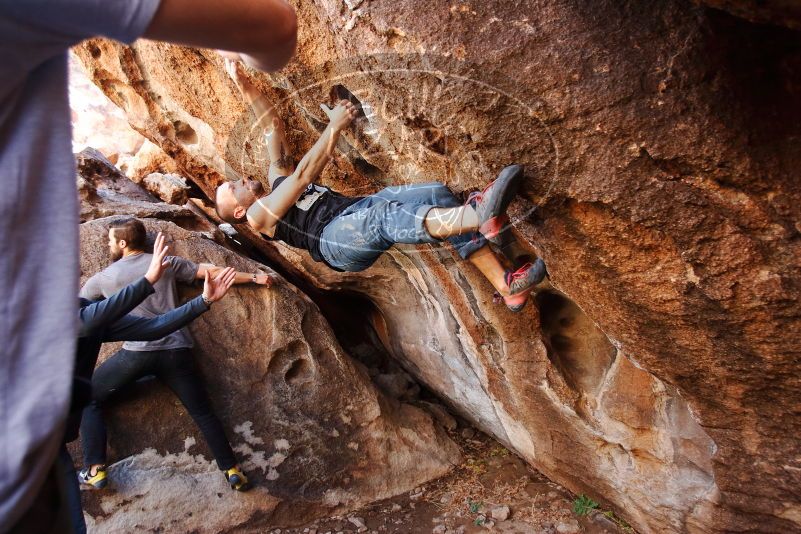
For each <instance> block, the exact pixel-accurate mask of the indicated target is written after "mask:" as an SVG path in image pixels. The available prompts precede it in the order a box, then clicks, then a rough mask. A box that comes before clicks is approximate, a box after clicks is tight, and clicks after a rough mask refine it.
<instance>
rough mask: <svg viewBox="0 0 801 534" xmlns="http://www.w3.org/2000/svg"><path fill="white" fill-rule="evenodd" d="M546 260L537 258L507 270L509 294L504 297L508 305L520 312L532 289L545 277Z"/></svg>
mask: <svg viewBox="0 0 801 534" xmlns="http://www.w3.org/2000/svg"><path fill="white" fill-rule="evenodd" d="M545 274H546V271H545V262H544V261H542V260H541V259H539V258H537V260H536V261H535V262H534V263H527V264H525V265H523V266H522V267H521V268H519V269H518V270H516V271H514V272H512V271H506V285H508V286H509V296H508V297H503V301H504V303H506V307H507V308H509V309H510V310H512V311H513V312H519V311H520V310H522V309H523V307H524V306H525V305H526V302H528V297H529V295H531V290H532V289H534V286H536V285H537V284H539V283H540V282H542V280H543V279H544V278H545Z"/></svg>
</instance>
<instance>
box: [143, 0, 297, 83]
mask: <svg viewBox="0 0 801 534" xmlns="http://www.w3.org/2000/svg"><path fill="white" fill-rule="evenodd" d="M144 37H146V38H147V39H155V40H158V41H167V42H172V43H179V44H184V45H189V46H197V47H202V48H220V49H223V50H232V51H235V52H240V53H242V54H246V57H245V60H246V61H247V62H248V63H249V64H250V65H251V66H253V67H255V68H257V69H260V70H266V71H276V70H279V69H281V68H282V67H284V65H286V64H287V63H288V62H289V60H290V58H291V57H292V54H293V53H294V51H295V44H296V42H297V18H296V15H295V10H294V9H293V8H292V7H291V6H290V5H289V4H288V3H287V2H285V1H284V0H236V1H226V2H221V1H220V0H161V4H160V6H159V8H158V11H156V14H155V16H154V17H153V20H152V22H151V23H150V27H149V28H148V29H147V31H146V32H145V35H144Z"/></svg>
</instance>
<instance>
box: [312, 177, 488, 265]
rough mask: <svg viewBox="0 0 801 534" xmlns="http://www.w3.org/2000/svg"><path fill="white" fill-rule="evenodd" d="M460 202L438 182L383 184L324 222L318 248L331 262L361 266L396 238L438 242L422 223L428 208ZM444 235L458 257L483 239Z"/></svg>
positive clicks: (473, 234) (474, 235)
mask: <svg viewBox="0 0 801 534" xmlns="http://www.w3.org/2000/svg"><path fill="white" fill-rule="evenodd" d="M461 205H462V204H461V202H459V200H458V199H457V198H456V197H455V196H454V195H453V193H451V191H450V189H448V188H447V187H445V186H444V185H442V184H441V183H438V182H431V183H427V184H412V185H399V186H392V187H387V188H386V189H382V190H381V191H379V192H378V193H376V194H375V195H370V196H369V197H365V198H363V199H362V200H360V201H358V202H356V203H355V204H352V205H350V206H348V207H347V208H346V209H345V210H344V211H343V212H342V213H340V214H339V215H338V216H337V217H336V218H334V220H332V221H331V222H330V223H328V224H327V225H326V227H325V228H324V229H323V233H322V234H321V236H320V253H321V254H322V255H323V258H324V259H325V261H326V263H328V264H329V265H331V266H332V267H335V268H337V269H340V270H343V271H351V272H353V271H363V270H364V269H367V268H368V267H370V266H371V265H372V264H373V263H375V261H376V260H377V259H378V257H379V256H381V254H382V253H384V251H386V250H387V249H389V248H390V247H391V246H392V245H394V244H396V243H403V244H412V245H418V244H422V243H438V242H439V241H440V240H439V239H437V238H435V237H432V236H431V235H430V234H429V233H428V231H427V230H426V227H425V217H426V215H427V214H428V212H429V210H431V209H432V208H455V207H458V206H461ZM447 241H448V242H449V243H450V244H451V245H453V246H454V248H456V251H457V252H458V253H459V256H461V257H462V258H467V257H468V256H470V254H472V253H473V252H475V251H476V250H478V249H479V248H481V247H483V246H484V245H485V244H486V243H487V240H486V239H485V238H484V236H482V235H481V234H480V233H478V232H470V233H467V234H462V235H458V236H452V237H449V238H447Z"/></svg>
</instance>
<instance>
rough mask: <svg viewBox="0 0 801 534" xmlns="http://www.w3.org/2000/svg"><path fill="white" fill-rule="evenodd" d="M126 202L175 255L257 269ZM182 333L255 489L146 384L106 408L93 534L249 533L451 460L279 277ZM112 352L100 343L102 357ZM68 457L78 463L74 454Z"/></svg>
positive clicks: (94, 225)
mask: <svg viewBox="0 0 801 534" xmlns="http://www.w3.org/2000/svg"><path fill="white" fill-rule="evenodd" d="M83 158H84V161H86V160H87V159H88V158H87V157H86V155H84V157H83ZM100 163H102V162H100ZM98 164H99V163H98V162H95V165H98ZM83 168H84V169H85V170H86V169H87V166H86V165H84V166H83ZM107 170H109V169H107ZM87 174H88V175H89V176H88V179H87V181H90V180H91V181H93V182H96V183H103V182H104V180H103V179H102V178H101V177H100V176H98V175H97V174H95V175H92V174H90V173H88V170H87ZM114 178H116V175H113V176H112V181H113V179H114ZM131 185H132V186H133V187H134V188H137V187H138V186H136V185H135V184H131ZM109 188H111V186H109ZM129 192H130V191H129ZM139 194H140V195H145V194H146V193H144V192H141V191H140V193H139ZM120 198H122V197H121V196H120ZM120 202H121V200H120ZM131 202H132V203H133V204H134V205H135V206H136V208H135V209H133V210H129V212H130V211H133V212H135V213H137V214H140V216H143V217H146V218H144V219H143V220H144V222H145V224H146V226H147V228H148V230H149V231H152V232H156V231H158V230H160V231H163V232H164V233H165V234H166V235H167V236H168V237H169V240H170V241H171V247H172V248H173V252H174V253H175V254H177V255H181V256H183V257H187V258H190V259H192V260H194V261H196V262H210V263H215V264H217V265H230V266H233V267H235V268H237V269H238V270H241V271H248V272H254V271H256V270H259V269H261V270H265V269H266V268H265V266H263V265H260V264H258V263H256V262H254V261H253V260H250V259H247V258H245V257H243V256H241V255H239V254H237V253H235V252H233V251H232V250H230V249H228V248H226V247H224V246H221V244H219V243H217V242H215V239H217V240H219V241H220V242H222V243H225V238H224V237H222V234H221V233H219V232H217V233H209V232H200V231H196V230H193V229H185V228H182V227H181V226H179V225H178V224H176V222H173V221H170V220H163V219H161V218H159V215H160V214H161V213H163V212H162V211H161V210H166V212H167V213H170V210H168V209H166V208H165V207H164V206H165V205H163V204H155V203H151V204H152V207H151V208H150V209H149V211H141V210H142V205H143V204H144V203H145V201H131ZM159 206H161V207H159ZM141 214H143V215H141ZM190 214H191V212H190ZM192 217H195V218H196V219H199V216H197V215H192ZM108 221H109V219H108V218H101V219H95V220H90V221H87V222H85V223H83V224H82V225H81V250H82V254H81V271H82V279H83V280H85V279H86V278H87V277H88V276H90V275H92V274H94V273H95V272H97V271H98V270H100V269H102V268H103V267H105V266H106V265H107V264H108V263H109V259H108V257H107V256H108V254H107V246H106V242H107V235H106V227H107V223H108ZM177 222H179V223H180V222H181V221H180V220H178V221H177ZM204 224H208V223H207V222H206V223H203V222H202V221H197V222H196V223H195V224H193V225H191V227H192V228H200V227H203V225H204ZM267 270H269V269H267ZM279 278H280V277H279ZM199 289H200V287H199V286H198V287H196V288H187V289H186V293H187V294H196V293H197V292H198V291H199ZM190 330H191V332H192V335H193V337H194V339H195V341H196V348H195V354H196V357H197V362H198V364H199V367H200V369H201V371H202V374H203V375H204V376H205V378H206V384H207V388H208V391H209V394H210V397H211V399H212V402H213V405H214V407H215V409H216V411H217V413H218V414H219V416H220V418H221V420H222V421H223V424H224V426H225V427H226V430H227V432H228V436H229V439H230V440H231V443H232V446H233V448H234V450H235V452H236V453H237V455H238V456H239V458H240V460H241V461H242V463H243V466H244V468H245V469H246V470H247V472H248V474H249V475H250V476H251V479H252V480H253V482H255V485H256V487H255V488H254V489H253V490H251V491H250V492H248V493H246V494H237V493H234V492H232V491H231V490H230V489H229V488H228V487H227V486H226V484H225V483H224V479H223V477H222V475H221V474H220V472H219V470H218V469H217V468H216V465H215V464H214V462H213V459H212V456H211V455H210V453H209V451H208V449H207V447H206V445H205V442H203V440H202V438H201V437H200V435H199V431H198V430H197V428H196V427H195V425H194V423H193V422H192V420H191V418H190V417H189V416H188V415H187V414H186V411H185V409H184V408H183V406H182V405H181V404H180V403H179V402H178V401H177V399H176V398H175V396H174V395H172V393H170V392H169V391H168V390H167V389H166V388H165V387H163V386H162V385H160V384H158V383H156V382H154V381H152V380H151V381H145V382H144V383H142V384H137V386H136V387H134V388H133V389H132V391H131V392H129V393H128V394H126V395H124V396H123V398H121V399H120V401H119V402H118V403H117V404H116V405H115V406H114V407H113V408H111V409H110V410H109V411H108V423H109V459H110V461H112V462H115V463H114V464H113V465H112V466H111V469H110V476H111V480H112V482H111V485H110V489H109V490H105V491H103V492H86V493H84V501H85V502H84V504H85V508H86V510H87V514H88V524H89V527H90V530H91V529H92V528H94V529H97V530H98V531H114V532H117V531H120V532H122V531H132V530H137V529H143V530H148V531H150V530H153V531H162V530H166V531H173V532H209V533H212V532H214V533H216V532H234V531H236V532H241V531H243V530H244V531H251V532H257V531H260V529H261V528H262V527H263V526H265V525H268V524H282V523H293V522H299V521H303V520H308V519H311V518H314V517H319V516H320V515H330V514H335V513H340V512H344V511H347V510H350V509H353V508H355V507H358V506H360V505H363V504H366V503H368V502H372V501H375V500H378V499H382V498H386V497H390V496H394V495H397V494H400V493H403V492H406V491H409V490H410V489H412V488H414V487H417V486H419V485H420V484H421V483H423V482H425V481H427V480H430V479H431V478H434V477H438V476H440V475H442V474H444V473H445V472H447V471H448V470H449V469H450V466H451V465H453V463H454V462H457V461H458V458H459V453H458V449H457V448H456V446H455V444H454V443H453V442H451V441H450V440H449V439H448V438H447V436H446V435H445V433H444V432H443V431H442V430H441V429H440V427H438V426H437V425H435V424H434V422H433V420H432V418H431V416H429V415H427V414H426V413H425V412H424V411H422V410H420V409H418V408H416V407H414V406H411V405H409V404H404V403H400V402H397V401H395V400H393V399H389V398H387V397H385V396H384V395H383V394H381V393H379V391H378V390H377V389H376V388H375V386H373V384H372V382H371V381H370V378H369V375H368V373H367V372H366V370H365V368H364V367H363V366H362V365H361V364H359V363H358V362H356V361H354V360H352V359H351V358H350V357H349V356H348V354H346V353H345V352H344V351H343V349H342V348H341V346H340V345H339V343H338V341H337V339H336V337H335V336H334V334H333V332H332V331H331V328H330V327H329V325H328V323H327V322H326V320H325V319H324V318H323V317H322V315H321V314H320V311H319V309H318V308H317V306H316V305H315V304H314V303H313V302H312V301H311V300H310V299H309V298H308V297H306V296H305V295H304V294H303V293H301V292H300V291H299V290H297V289H296V288H295V287H293V286H292V285H290V284H289V283H288V282H286V281H284V280H283V279H281V280H280V281H279V282H278V283H277V284H276V285H275V286H274V287H271V288H264V287H262V286H249V285H243V286H237V287H235V288H234V289H233V290H232V292H231V294H229V295H228V296H226V298H225V299H224V300H222V301H220V302H219V303H215V305H214V306H213V307H212V309H211V310H210V311H209V312H208V313H206V314H205V315H203V316H202V317H200V318H199V319H197V320H196V321H195V322H194V323H193V324H192V325H191V327H190ZM116 348H117V347H116V346H107V347H106V348H105V349H104V353H103V357H106V356H108V355H109V354H110V353H112V352H113V351H114V350H115V349H116ZM73 453H75V458H76V459H78V458H80V454H79V453H78V448H77V446H74V447H73Z"/></svg>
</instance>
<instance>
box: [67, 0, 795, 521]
mask: <svg viewBox="0 0 801 534" xmlns="http://www.w3.org/2000/svg"><path fill="white" fill-rule="evenodd" d="M732 4H733V3H732ZM739 4H741V5H744V4H745V3H743V2H741V3H739ZM297 9H298V13H299V18H300V23H301V28H302V30H301V35H300V41H299V49H298V54H297V56H296V58H295V60H294V61H293V62H292V63H291V64H290V65H289V66H288V67H287V68H286V69H284V70H283V71H282V72H280V73H278V74H275V75H263V74H258V73H253V76H254V80H255V82H256V83H257V84H258V86H259V87H260V88H261V89H262V91H263V92H264V94H265V95H267V96H268V97H270V98H272V99H274V101H275V102H276V105H277V106H278V107H279V110H280V113H281V115H282V117H283V118H284V119H285V120H286V121H287V123H288V131H289V132H290V143H291V144H292V146H293V148H294V150H295V155H296V159H297V158H299V157H300V156H301V155H302V153H303V151H304V150H306V149H308V147H309V146H310V145H311V143H312V142H313V141H314V140H315V138H316V135H317V132H318V131H319V130H320V129H321V128H322V126H323V125H324V123H325V117H324V116H323V115H322V113H321V112H320V111H319V109H318V104H319V102H321V101H328V102H330V101H331V100H333V99H334V98H340V97H345V98H350V99H354V100H355V101H358V102H359V105H360V107H361V109H362V110H363V111H364V113H365V116H364V117H362V118H360V119H358V120H357V121H356V124H355V125H354V127H353V128H352V131H350V132H349V133H348V134H347V135H345V136H344V138H343V140H342V142H341V145H340V146H339V149H340V150H339V152H338V153H339V156H338V157H337V158H336V159H335V161H334V162H333V163H332V164H330V165H329V166H328V168H327V170H326V172H325V173H324V175H323V176H322V177H321V181H322V182H323V183H324V184H327V185H331V186H334V187H336V188H337V189H338V190H340V191H342V192H344V193H348V194H366V193H370V192H373V191H376V190H378V189H379V188H381V187H383V186H385V185H389V184H398V183H406V182H423V181H430V180H434V179H436V180H440V181H444V182H446V183H447V184H448V185H449V186H450V187H451V188H452V189H453V190H454V191H456V192H457V193H461V192H464V191H467V190H470V189H474V188H480V187H482V186H483V185H484V184H485V183H486V182H487V181H488V180H489V179H491V178H492V177H493V176H494V173H495V172H497V170H498V169H499V168H501V167H502V166H503V165H505V164H507V163H509V162H511V161H515V162H520V163H523V164H524V165H526V168H527V169H528V170H527V183H526V185H525V187H524V191H523V193H522V195H521V198H520V199H519V201H518V202H517V203H516V204H515V205H514V210H513V211H514V217H513V218H514V224H515V232H516V235H517V238H518V241H519V246H517V247H513V248H512V249H510V250H509V251H508V252H509V253H510V255H511V256H516V257H520V258H522V257H525V256H528V257H531V256H533V255H535V254H536V255H538V256H540V257H542V258H544V259H545V261H546V263H547V265H548V270H549V273H550V275H551V284H552V285H551V287H544V288H543V291H542V292H541V294H540V295H538V297H537V299H536V302H535V303H534V304H535V305H532V306H529V307H528V308H527V310H526V311H524V312H523V313H522V314H520V315H517V316H511V315H509V313H508V312H506V310H505V309H503V308H499V307H497V306H494V305H493V304H492V290H491V288H490V287H489V286H488V284H487V283H486V282H485V281H484V280H483V279H482V278H481V277H480V275H479V274H478V273H477V272H476V271H475V270H474V269H472V268H471V267H470V266H469V265H465V264H464V263H462V262H458V261H456V259H455V257H454V255H453V253H452V252H450V251H449V250H448V249H447V248H443V247H420V248H412V247H399V248H397V249H395V250H393V251H392V252H391V253H390V254H387V255H385V257H384V258H383V259H382V260H381V261H379V262H378V263H377V264H376V265H375V266H373V267H372V268H371V269H369V270H368V271H366V272H364V273H360V274H356V275H353V274H338V273H333V272H331V271H329V270H326V269H325V268H324V267H322V266H320V265H319V264H314V263H313V262H311V261H310V259H309V257H308V255H307V254H305V253H298V252H296V251H293V250H290V249H288V248H286V247H283V246H282V245H275V244H269V243H265V242H263V241H260V240H259V238H258V237H256V236H255V235H253V233H252V232H249V231H248V230H247V229H246V228H239V229H238V230H239V231H240V237H241V239H242V240H248V241H249V242H250V243H251V245H252V246H253V247H255V248H256V249H258V250H259V251H260V252H261V253H262V254H264V255H265V256H266V257H268V258H270V261H272V262H274V263H275V264H276V265H281V268H282V269H283V270H284V272H287V273H291V274H292V275H293V276H297V277H298V278H299V279H305V280H306V281H307V282H308V283H310V284H313V285H315V286H316V287H318V288H320V289H321V290H324V291H329V292H337V291H343V292H348V293H351V294H352V293H354V292H356V293H359V294H361V295H363V296H366V297H367V298H369V299H370V301H371V302H372V303H373V305H374V309H373V310H370V316H371V317H372V320H373V323H374V325H375V328H376V331H377V332H378V333H379V335H380V336H381V338H382V339H383V340H384V343H385V345H386V347H387V349H388V350H389V351H390V352H392V354H393V355H394V356H395V357H396V358H397V359H398V361H400V362H402V364H403V365H404V367H405V368H406V370H407V371H409V372H410V373H412V374H413V375H414V376H415V378H417V379H418V380H420V381H422V382H423V383H425V385H426V386H428V388H429V389H430V390H432V391H434V392H436V393H437V394H438V395H440V396H441V397H442V399H443V400H444V401H445V402H447V403H448V405H449V408H451V409H452V410H453V411H454V412H455V413H458V414H459V415H461V416H462V417H465V418H467V419H469V420H470V421H471V422H473V423H474V424H475V425H476V426H477V427H478V428H480V429H482V430H483V431H485V432H488V433H490V434H492V435H493V436H495V437H497V438H498V439H499V440H501V441H502V442H503V443H504V444H505V445H507V446H508V447H510V448H512V449H514V450H515V451H517V452H518V453H519V454H520V455H521V456H523V457H524V458H525V459H526V460H527V461H529V462H530V463H531V464H532V465H534V466H536V467H537V468H538V469H540V470H541V471H542V472H543V473H544V474H546V475H547V476H549V477H551V478H552V479H554V480H555V481H558V482H559V483H561V484H563V485H565V486H566V487H568V488H570V489H571V490H572V491H575V492H577V493H586V494H588V495H590V496H592V497H593V498H594V499H596V500H598V501H600V502H603V503H604V504H607V503H608V505H610V506H613V507H614V508H615V510H616V512H617V513H619V514H620V515H621V516H622V517H624V518H625V519H626V520H627V521H628V522H629V523H631V524H632V525H634V526H635V527H636V528H637V529H639V530H640V531H642V532H729V531H746V530H748V531H759V532H792V531H799V530H801V498H799V495H798V492H797V488H798V487H801V463H799V462H800V461H801V460H799V458H801V441H800V440H799V438H798V436H799V435H801V418H799V417H798V406H799V404H801V394H800V393H799V391H801V390H800V389H799V388H798V376H799V374H800V373H801V368H800V367H799V365H800V364H799V359H798V341H797V340H798V336H799V334H800V333H801V311H800V310H801V307H800V306H799V292H800V291H801V283H799V280H801V260H799V258H801V249H800V246H799V243H801V241H799V238H798V236H799V232H801V222H799V221H801V189H800V188H799V185H798V181H797V179H796V176H795V174H796V170H795V169H797V168H799V166H800V165H801V148H800V145H799V143H798V139H799V137H800V136H801V131H799V130H800V129H801V99H799V87H801V59H800V58H801V56H799V55H798V53H797V51H798V42H799V34H798V33H795V32H792V31H790V30H787V29H784V28H778V27H768V26H760V25H756V24H752V23H750V22H748V21H746V20H744V19H740V18H736V17H733V16H731V15H729V14H727V13H724V12H721V11H718V10H713V9H707V8H705V7H699V6H697V5H694V4H692V3H690V2H688V1H684V0H668V1H664V2H659V3H656V4H654V3H647V4H646V3H642V2H635V1H623V2H620V1H611V0H603V1H600V2H594V3H592V4H588V3H581V2H575V1H573V0H560V1H557V2H547V3H546V2H538V1H536V0H530V1H528V0H527V1H522V2H515V3H512V4H510V3H504V2H485V3H475V4H467V3H462V4H448V3H445V4H432V3H430V2H429V3H421V2H417V1H414V0H410V1H402V2H400V3H398V2H395V3H390V2H363V3H362V2H359V3H356V2H354V3H346V4H345V5H343V4H342V3H341V2H333V1H330V0H315V1H314V2H312V3H307V4H298V5H297ZM410 13H414V14H415V15H416V16H409V14H410ZM78 54H79V56H80V57H81V59H82V60H83V61H84V63H85V64H86V65H87V67H88V69H89V70H90V72H91V75H92V77H93V79H94V80H95V81H96V83H98V85H100V86H101V87H103V88H104V89H105V92H106V94H107V95H108V96H109V97H110V98H111V99H112V100H114V101H115V102H116V103H117V104H118V105H119V106H121V107H122V108H123V109H124V110H125V111H126V113H127V115H128V118H129V121H130V123H131V125H132V126H133V127H134V128H135V129H137V130H138V131H140V132H141V133H142V134H143V135H145V136H146V137H148V138H149V139H150V140H151V141H152V142H153V143H155V144H157V145H159V146H160V147H161V148H162V149H163V150H164V151H165V152H166V153H167V154H169V155H170V156H171V157H173V158H174V160H175V162H176V164H177V165H178V166H179V168H180V170H181V172H182V174H184V175H186V176H187V177H189V178H190V179H191V180H192V181H193V182H194V183H195V184H196V185H197V186H198V187H199V188H200V190H202V191H203V192H204V194H205V195H206V196H207V198H208V199H213V191H214V188H215V187H216V186H217V185H218V184H220V183H222V182H223V181H224V180H226V179H229V178H234V177H236V176H238V175H243V174H246V175H251V176H254V177H256V178H258V179H261V180H263V181H265V185H266V180H265V178H266V177H265V173H266V160H265V156H264V151H263V150H260V149H259V146H260V145H259V141H258V140H259V138H260V132H258V131H256V130H255V129H254V128H252V126H251V125H252V120H251V118H250V116H249V114H248V113H247V111H246V109H245V108H244V106H243V103H242V102H241V101H240V99H239V98H238V96H237V93H236V91H235V88H234V87H233V85H232V83H231V82H230V80H228V78H227V77H226V75H225V72H224V70H223V68H222V61H221V59H220V58H219V57H217V56H215V55H214V54H213V53H211V52H198V51H194V50H192V51H190V50H186V49H183V48H179V47H173V46H168V45H162V44H156V43H149V42H140V43H137V44H135V45H134V46H133V47H122V46H121V45H118V44H114V43H109V42H106V41H91V42H88V43H86V44H84V45H82V46H81V47H80V48H79V50H78Z"/></svg>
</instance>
